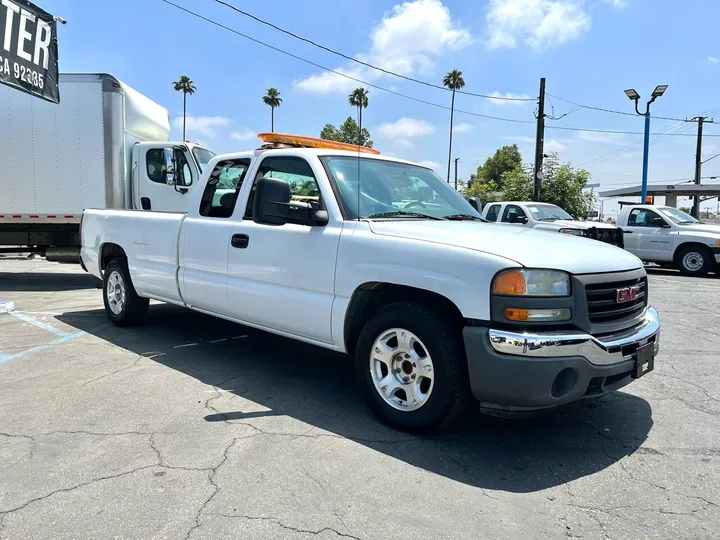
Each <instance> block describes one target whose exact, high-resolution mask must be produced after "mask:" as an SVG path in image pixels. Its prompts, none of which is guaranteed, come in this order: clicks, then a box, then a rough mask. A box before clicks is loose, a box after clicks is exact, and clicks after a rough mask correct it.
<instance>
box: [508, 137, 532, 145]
mask: <svg viewBox="0 0 720 540" xmlns="http://www.w3.org/2000/svg"><path fill="white" fill-rule="evenodd" d="M503 139H505V140H506V141H511V142H514V143H516V144H530V143H532V144H535V137H528V136H527V135H506V136H505V137H503Z"/></svg>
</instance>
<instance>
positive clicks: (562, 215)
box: [525, 204, 574, 221]
mask: <svg viewBox="0 0 720 540" xmlns="http://www.w3.org/2000/svg"><path fill="white" fill-rule="evenodd" d="M525 206H527V209H528V210H530V213H531V214H532V215H533V217H534V218H535V220H536V221H553V220H556V219H574V218H573V217H572V216H571V215H570V214H568V213H567V212H566V211H565V210H563V209H562V208H560V207H559V206H555V205H554V204H527V205H525Z"/></svg>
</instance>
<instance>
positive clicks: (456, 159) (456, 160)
mask: <svg viewBox="0 0 720 540" xmlns="http://www.w3.org/2000/svg"><path fill="white" fill-rule="evenodd" d="M458 159H460V158H459V157H456V158H455V191H457V162H458Z"/></svg>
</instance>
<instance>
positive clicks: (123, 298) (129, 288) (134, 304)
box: [103, 257, 150, 326]
mask: <svg viewBox="0 0 720 540" xmlns="http://www.w3.org/2000/svg"><path fill="white" fill-rule="evenodd" d="M103 301H104V303H105V313H107V316H108V317H109V319H110V320H111V321H112V322H113V323H114V324H115V325H116V326H136V325H139V324H142V323H143V322H145V319H146V317H147V312H148V306H149V304H150V301H149V300H148V299H147V298H142V297H140V296H138V294H137V292H135V287H134V286H133V283H132V279H131V278H130V272H129V270H128V265H127V259H125V258H124V257H118V258H115V259H113V260H111V261H110V262H109V263H108V265H107V267H106V268H105V275H104V276H103Z"/></svg>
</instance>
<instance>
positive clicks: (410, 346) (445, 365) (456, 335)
mask: <svg viewBox="0 0 720 540" xmlns="http://www.w3.org/2000/svg"><path fill="white" fill-rule="evenodd" d="M355 361H356V370H357V376H358V379H359V382H360V386H361V389H362V391H363V394H364V395H365V399H366V401H367V402H368V405H369V406H370V408H371V409H372V411H373V412H374V413H375V414H376V415H377V416H378V417H379V418H380V419H381V420H382V421H384V422H386V423H388V424H390V425H392V426H393V427H396V428H398V429H402V430H406V431H427V430H431V429H434V428H440V427H446V426H448V425H450V424H452V423H453V422H454V421H456V420H457V419H458V418H459V417H460V416H461V414H462V413H463V412H464V411H465V409H466V408H467V406H468V404H469V402H470V388H469V383H468V375H467V363H466V359H465V350H464V347H463V345H462V342H461V339H460V332H459V329H458V328H457V327H455V325H453V323H452V322H451V321H450V320H449V319H448V318H446V317H443V316H441V315H439V314H437V313H435V312H433V311H431V310H429V309H427V308H425V307H423V306H420V305H417V304H412V303H404V302H403V303H395V304H390V305H388V306H386V307H384V308H382V309H380V310H379V311H378V312H377V313H376V314H375V316H374V317H373V318H372V319H371V320H370V321H369V322H368V323H367V324H366V325H365V327H364V328H363V330H362V332H361V333H360V337H359V339H358V344H357V347H356V351H355Z"/></svg>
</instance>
